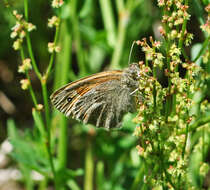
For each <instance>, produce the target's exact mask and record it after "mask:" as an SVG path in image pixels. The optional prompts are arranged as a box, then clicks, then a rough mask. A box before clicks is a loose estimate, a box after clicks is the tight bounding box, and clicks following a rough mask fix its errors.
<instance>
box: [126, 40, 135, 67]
mask: <svg viewBox="0 0 210 190" xmlns="http://www.w3.org/2000/svg"><path fill="white" fill-rule="evenodd" d="M135 43H136V41H133V43H132V46H131V50H130V53H129V59H128V65H129V64H130V63H131V54H132V51H133V47H134V45H135Z"/></svg>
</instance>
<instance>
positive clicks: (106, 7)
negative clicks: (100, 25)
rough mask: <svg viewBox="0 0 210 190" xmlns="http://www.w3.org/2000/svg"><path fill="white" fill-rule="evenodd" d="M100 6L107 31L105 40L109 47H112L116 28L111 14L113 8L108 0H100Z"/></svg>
mask: <svg viewBox="0 0 210 190" xmlns="http://www.w3.org/2000/svg"><path fill="white" fill-rule="evenodd" d="M99 3H100V8H101V11H102V17H103V22H104V26H105V29H106V31H107V41H108V44H109V45H110V46H111V47H114V45H115V42H116V30H115V22H114V16H113V10H112V6H111V2H110V0H100V1H99Z"/></svg>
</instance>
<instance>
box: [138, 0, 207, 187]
mask: <svg viewBox="0 0 210 190" xmlns="http://www.w3.org/2000/svg"><path fill="white" fill-rule="evenodd" d="M158 5H159V7H161V8H162V9H163V10H164V11H163V12H164V15H163V16H162V25H163V27H160V33H161V34H162V41H161V42H157V41H154V40H153V39H152V37H150V40H149V43H147V41H146V39H143V40H142V41H137V42H136V43H137V44H138V45H140V46H141V47H142V51H144V53H145V64H144V63H143V62H140V68H141V72H142V77H141V79H140V85H139V91H140V92H141V96H143V100H142V101H140V103H139V113H138V115H137V117H136V118H135V120H134V121H135V122H136V123H137V124H138V126H137V127H136V130H135V132H134V135H135V136H137V137H138V139H139V144H138V145H137V147H136V148H137V150H138V153H139V155H140V157H141V158H142V160H143V161H144V163H145V170H144V171H145V173H144V185H143V187H144V188H148V187H149V188H153V189H201V188H202V183H201V181H203V180H204V176H205V175H206V174H207V173H208V171H209V163H207V162H205V156H206V155H207V154H208V151H207V149H206V148H207V147H209V143H207V142H208V140H209V137H208V140H207V139H205V138H206V136H208V135H209V124H208V121H209V119H208V121H207V122H205V125H203V126H202V129H201V128H199V129H198V131H201V130H203V131H205V132H204V133H205V134H204V136H199V138H198V139H197V141H198V144H197V145H196V146H195V147H193V146H194V143H192V139H193V138H192V137H193V135H194V134H195V128H198V127H199V125H195V122H196V120H197V119H198V117H199V116H201V115H202V114H205V111H201V110H200V111H199V113H198V112H195V111H193V109H194V108H195V107H197V106H199V107H200V106H201V105H202V104H203V103H204V104H205V105H206V106H204V107H205V109H206V110H207V109H208V108H207V107H209V103H208V101H207V100H205V99H204V97H203V98H202V99H200V98H198V97H196V94H197V93H198V92H199V91H205V89H206V88H207V81H209V74H208V73H207V72H205V70H204V69H203V68H202V66H200V65H197V64H196V63H195V62H193V61H190V59H189V58H188V57H187V55H186V53H185V49H184V48H183V44H184V45H185V46H189V45H190V44H191V41H192V38H193V35H192V34H191V33H189V32H188V31H187V29H186V24H187V21H188V20H189V19H190V15H189V13H188V8H189V7H188V3H187V1H182V0H175V1H172V0H170V1H164V0H159V1H158ZM207 7H208V6H207ZM206 9H208V8H206ZM207 22H209V21H207ZM208 27H209V24H207V23H206V24H205V27H204V26H202V29H203V28H205V31H206V33H207V36H208V37H207V38H208V39H209V34H208V29H207V28H208ZM150 44H151V45H150ZM207 51H208V52H209V49H208V50H207ZM207 54H208V53H207ZM206 56H208V55H205V54H204V55H203V60H204V61H203V64H204V65H205V64H206V61H207V59H208V63H209V58H204V57H206ZM151 68H152V69H151ZM160 71H162V73H163V75H164V77H165V79H167V80H168V84H167V87H163V85H161V84H160V83H159V82H158V72H159V73H160ZM180 71H182V72H184V75H183V76H181V73H180ZM145 73H147V74H146V75H145ZM151 75H152V76H151ZM201 89H202V90H201ZM198 99H199V100H198ZM192 126H193V127H192ZM206 143H207V144H206ZM206 146H207V147H206ZM198 147H199V148H198ZM192 152H194V153H196V154H199V153H201V152H203V157H202V158H200V159H199V161H200V163H199V166H198V170H199V171H198V172H197V178H199V179H200V181H199V182H195V181H193V180H192V178H193V177H195V176H192V171H191V168H190V167H191V166H192V165H193V164H194V163H192V162H193V161H192V160H193V158H192ZM197 162H198V160H197Z"/></svg>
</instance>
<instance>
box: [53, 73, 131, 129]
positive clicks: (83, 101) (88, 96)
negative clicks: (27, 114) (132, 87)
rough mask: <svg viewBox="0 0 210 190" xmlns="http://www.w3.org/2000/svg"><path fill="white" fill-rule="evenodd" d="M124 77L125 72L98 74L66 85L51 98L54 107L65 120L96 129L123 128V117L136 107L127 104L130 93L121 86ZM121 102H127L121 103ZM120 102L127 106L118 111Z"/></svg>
mask: <svg viewBox="0 0 210 190" xmlns="http://www.w3.org/2000/svg"><path fill="white" fill-rule="evenodd" d="M121 77H122V71H106V72H101V73H97V74H94V75H91V76H89V77H85V78H83V79H80V80H78V81H75V82H72V83H69V84H67V85H66V86H64V87H62V88H60V89H59V90H57V91H56V92H55V93H53V94H52V95H51V97H50V98H51V101H52V103H53V104H54V106H55V107H56V108H57V109H58V110H59V111H61V112H62V113H64V114H65V115H66V116H72V117H74V118H76V119H78V120H82V121H83V122H84V123H91V124H94V125H96V126H97V127H105V128H111V127H116V126H118V125H120V121H121V119H122V115H123V113H124V112H127V111H130V107H133V105H131V104H130V103H129V102H132V101H131V100H128V99H130V98H131V97H129V89H126V88H122V86H121ZM118 98H121V99H124V100H121V101H119V100H118ZM117 102H122V103H123V104H125V106H124V107H123V106H122V107H121V108H120V109H119V108H118V107H119V104H117ZM113 103H116V105H115V104H113ZM120 106H121V105H120ZM117 109H118V110H117Z"/></svg>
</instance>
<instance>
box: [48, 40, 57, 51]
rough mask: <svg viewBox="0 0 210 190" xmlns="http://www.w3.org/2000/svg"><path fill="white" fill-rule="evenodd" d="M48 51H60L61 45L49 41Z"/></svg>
mask: <svg viewBox="0 0 210 190" xmlns="http://www.w3.org/2000/svg"><path fill="white" fill-rule="evenodd" d="M48 51H49V52H50V53H53V52H57V53H58V52H60V47H59V46H56V45H55V43H54V42H49V43H48Z"/></svg>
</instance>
